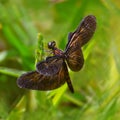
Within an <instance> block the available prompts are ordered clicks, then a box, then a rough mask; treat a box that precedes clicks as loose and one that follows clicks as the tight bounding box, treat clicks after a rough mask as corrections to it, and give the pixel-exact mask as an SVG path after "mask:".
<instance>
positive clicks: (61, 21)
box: [0, 0, 120, 120]
mask: <svg viewBox="0 0 120 120" xmlns="http://www.w3.org/2000/svg"><path fill="white" fill-rule="evenodd" d="M0 13H1V15H0V120H16V119H17V120H24V119H25V120H33V119H34V120H39V119H40V120H115V119H116V120H119V119H120V109H119V106H120V97H119V96H120V87H119V86H120V81H119V80H120V59H119V56H120V40H119V39H120V37H119V32H120V21H119V20H120V6H119V0H116V1H113V0H92V1H91V0H89V1H88V0H44V1H42V0H36V1H35V2H34V1H33V0H25V1H24V0H21V1H18V0H0ZM89 14H93V15H95V16H96V18H97V29H96V32H95V35H94V37H93V38H92V40H91V41H90V42H89V43H88V44H87V45H86V46H85V47H84V48H83V54H84V58H85V65H84V67H83V69H82V70H81V71H80V72H77V73H74V72H72V71H69V73H70V77H71V79H72V82H73V86H74V88H75V93H74V94H72V93H70V91H69V90H67V85H66V84H65V85H63V86H62V87H60V88H58V89H56V90H53V91H46V92H43V91H32V90H24V89H20V88H18V86H17V84H16V79H17V77H18V76H19V75H21V73H23V72H25V71H31V70H34V69H35V64H36V63H37V62H38V61H40V60H42V59H44V57H45V54H46V52H45V50H46V48H47V42H48V41H51V40H55V41H56V42H57V46H58V47H59V48H61V49H64V48H65V45H66V43H67V34H68V33H69V32H70V31H74V30H75V28H76V27H77V26H78V24H79V22H80V21H81V19H82V18H83V17H85V16H86V15H89ZM37 36H38V38H37Z"/></svg>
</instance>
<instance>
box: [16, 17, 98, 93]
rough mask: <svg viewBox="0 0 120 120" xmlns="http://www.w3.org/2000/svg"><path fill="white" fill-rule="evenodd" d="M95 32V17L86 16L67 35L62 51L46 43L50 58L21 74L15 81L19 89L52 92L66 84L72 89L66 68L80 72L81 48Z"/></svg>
mask: <svg viewBox="0 0 120 120" xmlns="http://www.w3.org/2000/svg"><path fill="white" fill-rule="evenodd" d="M95 30H96V17H95V16H93V15H88V16H86V17H85V18H83V20H82V21H81V23H80V24H79V26H78V27H77V29H76V30H75V31H74V32H70V33H69V34H68V43H67V45H66V47H65V50H64V51H62V50H61V49H58V48H57V47H56V42H55V41H51V42H49V43H48V48H49V49H50V50H52V56H48V57H46V59H45V60H43V61H40V62H38V63H37V64H36V70H34V71H29V72H26V73H24V74H22V75H21V76H20V77H19V78H18V79H17V85H18V86H19V87H20V88H26V89H32V90H41V91H47V90H53V89H57V88H59V87H61V86H62V85H63V84H65V83H67V85H68V88H69V90H70V91H71V92H72V93H74V88H73V85H72V82H71V79H70V76H69V72H68V67H69V68H70V69H71V70H72V71H75V72H77V71H80V70H81V68H82V67H83V64H84V56H83V53H82V49H81V48H82V47H83V46H84V45H85V44H86V43H88V41H89V40H90V39H91V38H92V36H93V34H94V32H95Z"/></svg>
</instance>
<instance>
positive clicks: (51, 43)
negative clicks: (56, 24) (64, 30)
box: [48, 41, 56, 49]
mask: <svg viewBox="0 0 120 120" xmlns="http://www.w3.org/2000/svg"><path fill="white" fill-rule="evenodd" d="M55 45H56V42H55V41H52V42H49V43H48V48H49V49H54V47H55Z"/></svg>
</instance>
